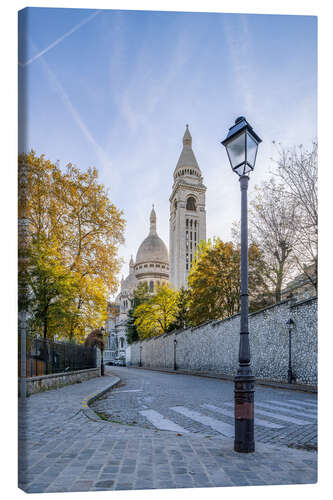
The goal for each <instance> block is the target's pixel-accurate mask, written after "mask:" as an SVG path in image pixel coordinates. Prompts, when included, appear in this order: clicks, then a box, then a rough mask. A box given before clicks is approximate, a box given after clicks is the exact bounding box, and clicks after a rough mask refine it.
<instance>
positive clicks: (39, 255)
mask: <svg viewBox="0 0 333 500" xmlns="http://www.w3.org/2000/svg"><path fill="white" fill-rule="evenodd" d="M23 163H24V164H25V165H26V167H27V172H28V174H27V178H28V202H27V204H26V212H27V218H28V223H29V226H28V239H27V240H28V253H29V255H30V262H29V263H28V272H27V273H25V276H27V275H28V279H29V280H30V291H31V300H30V306H31V311H42V310H43V308H45V304H46V303H47V302H48V301H49V305H48V308H47V310H48V317H47V319H46V317H45V315H44V320H43V321H44V323H43V327H42V330H43V334H44V336H45V337H48V336H49V337H53V335H54V334H55V333H57V334H59V336H62V337H67V338H69V339H70V340H72V339H73V338H77V339H83V338H84V337H85V335H86V331H87V330H88V329H92V328H96V327H98V326H100V324H101V323H102V324H103V322H104V321H105V318H106V306H107V295H108V293H113V292H114V291H115V290H116V288H117V279H116V275H117V272H118V271H119V266H120V262H119V259H118V257H117V252H118V247H119V245H120V244H121V243H122V242H123V230H124V224H125V221H124V219H123V217H122V212H120V211H118V210H117V208H116V207H115V206H114V205H113V204H112V203H111V201H110V200H109V196H108V193H107V191H106V190H105V187H104V186H103V185H102V184H100V183H99V182H98V175H97V170H96V169H93V168H90V169H88V170H87V171H86V172H81V171H80V170H79V169H78V168H77V167H75V166H73V165H71V164H68V165H67V167H66V169H65V172H62V171H61V169H60V168H59V167H58V165H55V164H52V163H51V162H50V161H49V160H47V159H45V157H44V155H42V156H40V157H38V156H37V155H36V154H35V153H34V152H33V151H31V152H30V153H29V154H22V155H20V156H19V165H22V164H23ZM19 210H20V207H19ZM19 215H20V213H19ZM52 253H53V256H52V255H51V254H52ZM56 262H57V265H58V267H57V266H56ZM29 273H30V276H29ZM69 283H70V284H71V285H70V286H69ZM67 285H68V286H67ZM49 288H50V290H49ZM51 289H52V292H51ZM48 293H50V294H51V295H52V297H49V295H48ZM38 318H39V320H38V321H39V322H40V321H41V315H40V312H39V313H38V314H37V312H36V314H35V313H33V314H32V316H31V321H32V324H33V327H34V328H36V325H37V324H38V321H37V323H36V321H35V320H37V319H38ZM60 318H61V321H60Z"/></svg>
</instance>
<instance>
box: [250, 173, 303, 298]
mask: <svg viewBox="0 0 333 500" xmlns="http://www.w3.org/2000/svg"><path fill="white" fill-rule="evenodd" d="M300 221H301V214H300V211H299V205H298V203H297V202H296V200H294V199H291V198H290V197H289V195H288V193H287V192H286V188H285V186H284V185H283V184H277V183H276V182H275V180H274V179H273V178H272V179H270V180H269V181H265V182H263V183H262V184H261V185H260V186H259V187H257V186H256V196H255V199H254V200H253V201H252V202H251V203H250V210H249V227H250V235H251V239H252V241H253V242H254V243H255V244H256V245H257V246H258V247H259V248H260V249H261V250H262V251H263V254H264V258H265V262H266V265H267V268H268V274H267V276H268V278H269V280H270V282H271V287H272V288H273V291H274V295H275V301H276V302H279V301H280V300H281V290H282V288H283V287H284V286H285V285H286V282H287V280H288V278H290V277H291V276H292V275H293V274H294V272H295V260H294V257H293V255H294V251H295V249H296V247H297V245H298V244H299V233H298V231H297V227H298V225H299V224H300Z"/></svg>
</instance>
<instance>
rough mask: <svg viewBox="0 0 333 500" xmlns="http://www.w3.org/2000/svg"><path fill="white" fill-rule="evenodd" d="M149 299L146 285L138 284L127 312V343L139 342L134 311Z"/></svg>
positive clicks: (144, 283)
mask: <svg viewBox="0 0 333 500" xmlns="http://www.w3.org/2000/svg"><path fill="white" fill-rule="evenodd" d="M149 299H150V293H149V289H148V284H147V283H146V282H145V281H144V282H143V283H140V284H139V285H138V286H137V288H136V289H135V290H134V292H133V297H132V299H131V308H130V310H129V311H128V320H127V332H126V338H127V343H128V344H132V343H133V342H136V341H138V340H139V338H140V337H139V332H138V330H137V327H136V325H135V319H136V318H135V315H134V311H135V309H136V308H137V307H138V306H139V305H140V304H143V303H144V302H147V301H148V300H149Z"/></svg>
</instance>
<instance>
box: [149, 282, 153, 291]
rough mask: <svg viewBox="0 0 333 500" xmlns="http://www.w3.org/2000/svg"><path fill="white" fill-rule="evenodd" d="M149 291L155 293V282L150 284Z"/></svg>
mask: <svg viewBox="0 0 333 500" xmlns="http://www.w3.org/2000/svg"><path fill="white" fill-rule="evenodd" d="M149 291H150V292H153V291H154V282H153V281H151V282H150V283H149Z"/></svg>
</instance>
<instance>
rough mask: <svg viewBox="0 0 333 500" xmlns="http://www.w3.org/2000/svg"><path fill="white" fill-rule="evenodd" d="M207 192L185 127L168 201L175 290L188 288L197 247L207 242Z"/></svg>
mask: <svg viewBox="0 0 333 500" xmlns="http://www.w3.org/2000/svg"><path fill="white" fill-rule="evenodd" d="M206 189H207V188H206V186H204V184H203V177H202V174H201V170H200V168H199V165H198V162H197V160H196V158H195V156H194V153H193V150H192V136H191V134H190V131H189V128H188V125H186V130H185V134H184V137H183V149H182V152H181V154H180V157H179V160H178V163H177V165H176V168H175V170H174V173H173V186H172V193H171V196H170V199H169V201H170V219H169V229H170V238H169V242H170V249H169V251H170V254H169V258H170V281H171V283H172V285H173V286H174V287H175V288H176V289H179V288H181V287H182V286H185V287H187V276H188V273H189V270H190V267H191V263H192V260H193V258H194V254H195V250H196V247H197V246H198V244H199V243H200V241H201V240H206V199H205V193H206Z"/></svg>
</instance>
